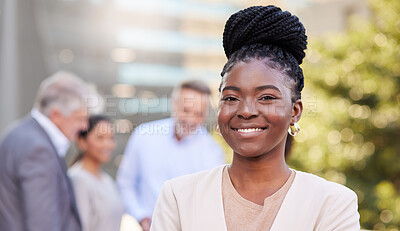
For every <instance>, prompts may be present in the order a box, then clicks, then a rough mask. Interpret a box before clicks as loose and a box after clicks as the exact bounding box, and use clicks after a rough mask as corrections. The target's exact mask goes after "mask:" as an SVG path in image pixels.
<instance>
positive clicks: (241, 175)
mask: <svg viewBox="0 0 400 231" xmlns="http://www.w3.org/2000/svg"><path fill="white" fill-rule="evenodd" d="M228 171H229V175H230V178H231V180H232V183H233V184H234V185H235V187H236V186H237V187H240V188H247V189H251V188H255V189H256V188H260V186H262V187H263V188H269V189H270V190H272V191H275V189H276V190H277V189H279V188H280V187H281V186H282V185H283V184H284V183H285V182H286V180H287V179H288V178H289V176H290V174H291V170H290V169H289V167H288V166H287V165H286V162H285V158H284V154H283V151H282V153H280V152H278V154H277V155H273V153H269V154H266V155H263V156H260V157H255V158H246V157H243V156H240V155H238V154H236V153H234V157H233V160H232V164H231V165H230V166H229V169H228Z"/></svg>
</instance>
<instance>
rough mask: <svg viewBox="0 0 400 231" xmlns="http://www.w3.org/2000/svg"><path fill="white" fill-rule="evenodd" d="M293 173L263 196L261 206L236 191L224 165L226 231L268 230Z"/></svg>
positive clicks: (292, 178)
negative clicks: (267, 194)
mask: <svg viewBox="0 0 400 231" xmlns="http://www.w3.org/2000/svg"><path fill="white" fill-rule="evenodd" d="M295 174H296V173H295V172H294V171H292V173H291V174H290V176H289V179H288V180H287V181H286V183H285V184H284V185H283V186H282V187H281V188H280V189H279V190H278V191H276V192H275V193H274V194H272V195H271V196H269V197H267V198H265V200H264V206H262V205H259V204H256V203H254V202H251V201H249V200H247V199H245V198H243V197H242V196H241V195H240V194H239V193H238V192H237V191H236V189H235V187H234V186H233V184H232V182H231V179H230V177H229V173H228V169H227V168H226V167H225V168H224V170H223V178H222V199H223V204H224V212H225V221H226V226H227V229H228V231H242V230H257V231H259V230H260V231H261V230H262V231H265V230H270V229H271V227H272V224H273V223H274V220H275V217H276V215H277V214H278V211H279V209H280V207H281V205H282V202H283V200H284V199H285V196H286V194H287V192H288V191H289V188H290V186H291V185H292V183H293V180H294V176H295Z"/></svg>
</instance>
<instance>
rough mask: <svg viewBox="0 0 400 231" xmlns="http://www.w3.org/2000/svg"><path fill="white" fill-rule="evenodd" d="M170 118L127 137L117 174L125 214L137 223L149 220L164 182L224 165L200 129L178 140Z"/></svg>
mask: <svg viewBox="0 0 400 231" xmlns="http://www.w3.org/2000/svg"><path fill="white" fill-rule="evenodd" d="M174 123H175V122H174V119H173V118H169V119H163V120H157V121H153V122H149V123H144V124H141V125H140V126H138V127H137V128H136V129H135V131H134V132H133V134H132V135H131V137H130V139H129V141H128V143H127V146H126V149H125V153H124V157H123V159H122V162H121V165H120V167H119V170H118V174H117V184H118V187H119V189H120V191H121V196H122V200H123V203H124V205H125V208H126V211H127V212H128V213H129V214H130V215H132V216H133V217H135V218H136V219H137V221H139V222H140V221H141V220H142V219H143V218H146V217H151V216H152V213H153V210H154V207H155V204H156V202H157V198H158V194H159V192H160V191H161V189H162V186H163V184H164V182H165V181H166V180H169V179H172V178H174V177H178V176H182V175H186V174H191V173H194V172H198V171H201V170H205V169H210V168H213V167H215V166H218V165H220V164H224V163H225V158H224V155H223V152H222V149H221V147H220V146H219V145H218V144H217V143H216V142H215V141H214V140H213V139H212V137H211V136H210V134H209V133H208V132H207V130H206V129H205V128H204V127H199V128H198V129H197V131H196V132H195V134H193V135H190V136H188V137H185V138H183V139H182V140H180V141H178V140H177V139H176V138H175V134H174Z"/></svg>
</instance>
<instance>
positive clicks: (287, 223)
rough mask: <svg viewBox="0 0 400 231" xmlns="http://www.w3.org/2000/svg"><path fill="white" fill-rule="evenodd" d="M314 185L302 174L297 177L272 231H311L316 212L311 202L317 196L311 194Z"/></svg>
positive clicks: (297, 174) (299, 173)
mask: <svg viewBox="0 0 400 231" xmlns="http://www.w3.org/2000/svg"><path fill="white" fill-rule="evenodd" d="M311 187H312V185H307V182H305V181H304V180H303V175H302V172H299V171H296V176H295V178H294V181H293V183H292V186H291V187H290V189H289V191H288V193H287V194H286V197H285V199H284V201H283V203H282V206H281V208H280V209H279V212H278V214H277V216H276V218H275V221H274V223H273V225H272V227H271V231H280V230H310V229H309V227H307V224H308V221H309V220H310V219H311V218H310V217H312V211H313V210H314V209H313V207H312V204H310V203H309V202H310V201H313V197H315V196H317V195H314V194H313V193H310V188H311Z"/></svg>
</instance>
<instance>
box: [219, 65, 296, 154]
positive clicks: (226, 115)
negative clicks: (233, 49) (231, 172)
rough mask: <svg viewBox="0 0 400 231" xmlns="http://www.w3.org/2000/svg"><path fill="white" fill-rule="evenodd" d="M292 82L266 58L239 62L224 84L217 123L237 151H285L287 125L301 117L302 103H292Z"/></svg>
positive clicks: (245, 152) (239, 152)
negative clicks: (268, 63) (267, 63)
mask: <svg viewBox="0 0 400 231" xmlns="http://www.w3.org/2000/svg"><path fill="white" fill-rule="evenodd" d="M291 86H292V84H291V82H290V81H289V78H288V77H287V76H286V75H285V74H283V73H282V72H281V71H279V70H276V69H272V68H270V67H268V66H267V65H266V64H265V60H258V59H252V60H250V61H249V62H239V63H237V64H235V66H234V67H233V68H232V69H231V71H230V72H229V73H227V74H226V75H225V76H224V78H223V80H222V85H221V97H220V102H219V108H218V125H219V127H220V130H221V134H222V136H223V137H224V139H225V140H226V142H227V143H228V144H229V146H230V147H231V148H232V149H233V151H234V152H235V154H238V155H240V156H243V157H258V156H262V155H265V154H267V153H270V152H273V151H274V150H281V151H282V153H283V151H284V146H285V141H286V136H287V129H288V127H289V125H290V124H293V123H294V122H297V121H298V120H299V119H300V116H301V111H302V103H301V101H300V100H298V101H296V102H295V103H292V100H291Z"/></svg>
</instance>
